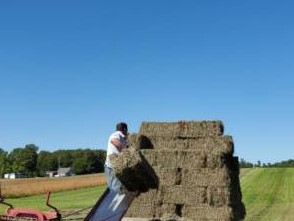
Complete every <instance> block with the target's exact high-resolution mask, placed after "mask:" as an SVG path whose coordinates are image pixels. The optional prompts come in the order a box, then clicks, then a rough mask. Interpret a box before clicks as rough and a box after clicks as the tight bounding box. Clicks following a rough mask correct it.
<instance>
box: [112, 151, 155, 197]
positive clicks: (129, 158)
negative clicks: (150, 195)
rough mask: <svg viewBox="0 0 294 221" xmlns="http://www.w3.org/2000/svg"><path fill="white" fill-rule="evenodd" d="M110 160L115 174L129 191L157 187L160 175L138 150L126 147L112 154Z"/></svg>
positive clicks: (144, 190) (143, 190)
mask: <svg viewBox="0 0 294 221" xmlns="http://www.w3.org/2000/svg"><path fill="white" fill-rule="evenodd" d="M110 160H111V163H112V165H113V167H112V169H113V171H114V173H115V175H116V176H117V178H118V179H119V180H120V181H121V182H122V183H123V184H124V186H125V187H126V188H127V189H128V190H129V191H136V190H138V191H140V192H146V191H148V190H149V189H150V188H153V189H154V188H157V186H158V177H157V175H156V173H155V172H154V170H153V168H152V167H151V166H150V165H149V163H148V162H147V161H146V160H145V158H144V157H143V156H142V155H141V154H140V152H139V151H138V150H136V149H133V148H129V149H124V150H123V151H122V152H121V153H119V154H112V155H110Z"/></svg>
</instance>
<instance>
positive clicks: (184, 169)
mask: <svg viewBox="0 0 294 221" xmlns="http://www.w3.org/2000/svg"><path fill="white" fill-rule="evenodd" d="M223 130H224V129H223V124H222V122H221V121H179V122H171V123H160V122H143V123H142V125H141V128H140V132H139V134H131V135H130V136H129V142H130V144H131V145H133V147H136V149H140V153H141V154H142V155H143V156H144V158H146V160H147V161H148V163H149V164H150V165H151V166H152V168H153V170H154V171H155V173H156V175H157V176H158V177H159V186H158V188H157V189H154V190H150V191H148V192H146V193H143V194H141V195H140V196H139V197H138V198H136V199H135V200H134V202H133V204H132V206H131V207H130V208H129V210H128V212H127V214H126V217H136V218H146V219H148V220H199V221H200V220H203V221H204V220H207V221H213V220H215V221H216V220H218V221H237V220H242V219H243V218H244V217H245V207H244V204H243V203H242V195H241V189H240V183H239V164H238V158H237V157H234V156H233V153H234V145H233V139H232V137H231V136H224V135H223ZM134 185H142V184H134ZM143 186H144V185H143Z"/></svg>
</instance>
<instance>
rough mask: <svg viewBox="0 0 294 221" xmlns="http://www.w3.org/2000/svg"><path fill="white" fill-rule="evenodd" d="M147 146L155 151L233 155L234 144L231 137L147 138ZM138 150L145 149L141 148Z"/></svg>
mask: <svg viewBox="0 0 294 221" xmlns="http://www.w3.org/2000/svg"><path fill="white" fill-rule="evenodd" d="M148 139H149V142H150V144H149V146H152V149H155V150H165V149H168V150H198V151H203V152H205V153H214V154H222V153H225V154H233V153H234V142H233V138H232V137H231V136H228V135H226V136H217V137H199V138H189V139H179V138H172V139H171V138H168V137H160V136H148ZM140 149H146V148H144V146H141V147H140Z"/></svg>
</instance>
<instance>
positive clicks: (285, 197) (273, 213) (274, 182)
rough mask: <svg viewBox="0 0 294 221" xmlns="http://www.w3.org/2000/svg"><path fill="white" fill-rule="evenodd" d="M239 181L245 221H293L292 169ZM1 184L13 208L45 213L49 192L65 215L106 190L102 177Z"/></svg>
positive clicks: (253, 172)
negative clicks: (30, 209) (17, 196)
mask: <svg viewBox="0 0 294 221" xmlns="http://www.w3.org/2000/svg"><path fill="white" fill-rule="evenodd" d="M87 181H88V182H89V183H87ZM240 181H241V188H242V194H243V202H244V203H245V207H246V211H247V215H246V219H245V221H293V220H294V168H254V169H242V170H241V175H240ZM1 183H2V194H3V195H4V196H8V198H7V200H6V201H7V202H9V203H11V204H13V205H14V206H15V207H29V208H38V209H41V210H43V211H48V208H47V207H46V205H45V200H46V194H45V192H46V191H48V190H51V191H52V192H53V193H52V194H51V204H53V205H54V206H56V207H57V208H59V209H60V210H61V211H63V212H64V211H65V213H68V212H69V211H77V210H86V209H89V208H90V207H91V206H92V205H94V203H95V202H96V201H97V199H98V198H99V196H100V195H101V194H102V192H103V191H104V190H105V188H106V186H105V177H104V175H103V174H95V175H87V176H75V177H70V178H54V179H52V178H51V179H42V178H39V179H37V178H36V179H24V180H1ZM68 183H71V185H69V184H68ZM65 189H71V190H65ZM34 190H36V191H37V190H38V191H37V194H38V195H34ZM13 191H18V192H21V193H20V195H32V194H33V195H34V196H28V197H21V198H10V197H9V196H16V195H14V194H13V193H12V192H13ZM40 193H41V195H40ZM5 208H7V207H6V206H4V205H1V206H0V212H1V213H3V212H4V210H5Z"/></svg>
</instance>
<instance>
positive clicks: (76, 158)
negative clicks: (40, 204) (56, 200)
mask: <svg viewBox="0 0 294 221" xmlns="http://www.w3.org/2000/svg"><path fill="white" fill-rule="evenodd" d="M105 158H106V151H105V150H92V149H74V150H57V151H54V152H49V151H40V152H39V147H38V146H36V145H35V144H28V145H25V147H19V148H15V149H13V150H12V151H11V152H9V153H8V152H7V151H4V150H3V149H2V148H0V176H1V177H3V176H4V174H5V173H21V174H23V175H24V176H25V177H36V176H46V171H57V170H58V168H59V167H71V168H72V169H73V171H74V173H75V174H77V175H81V174H90V173H100V172H103V171H104V162H105Z"/></svg>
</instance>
